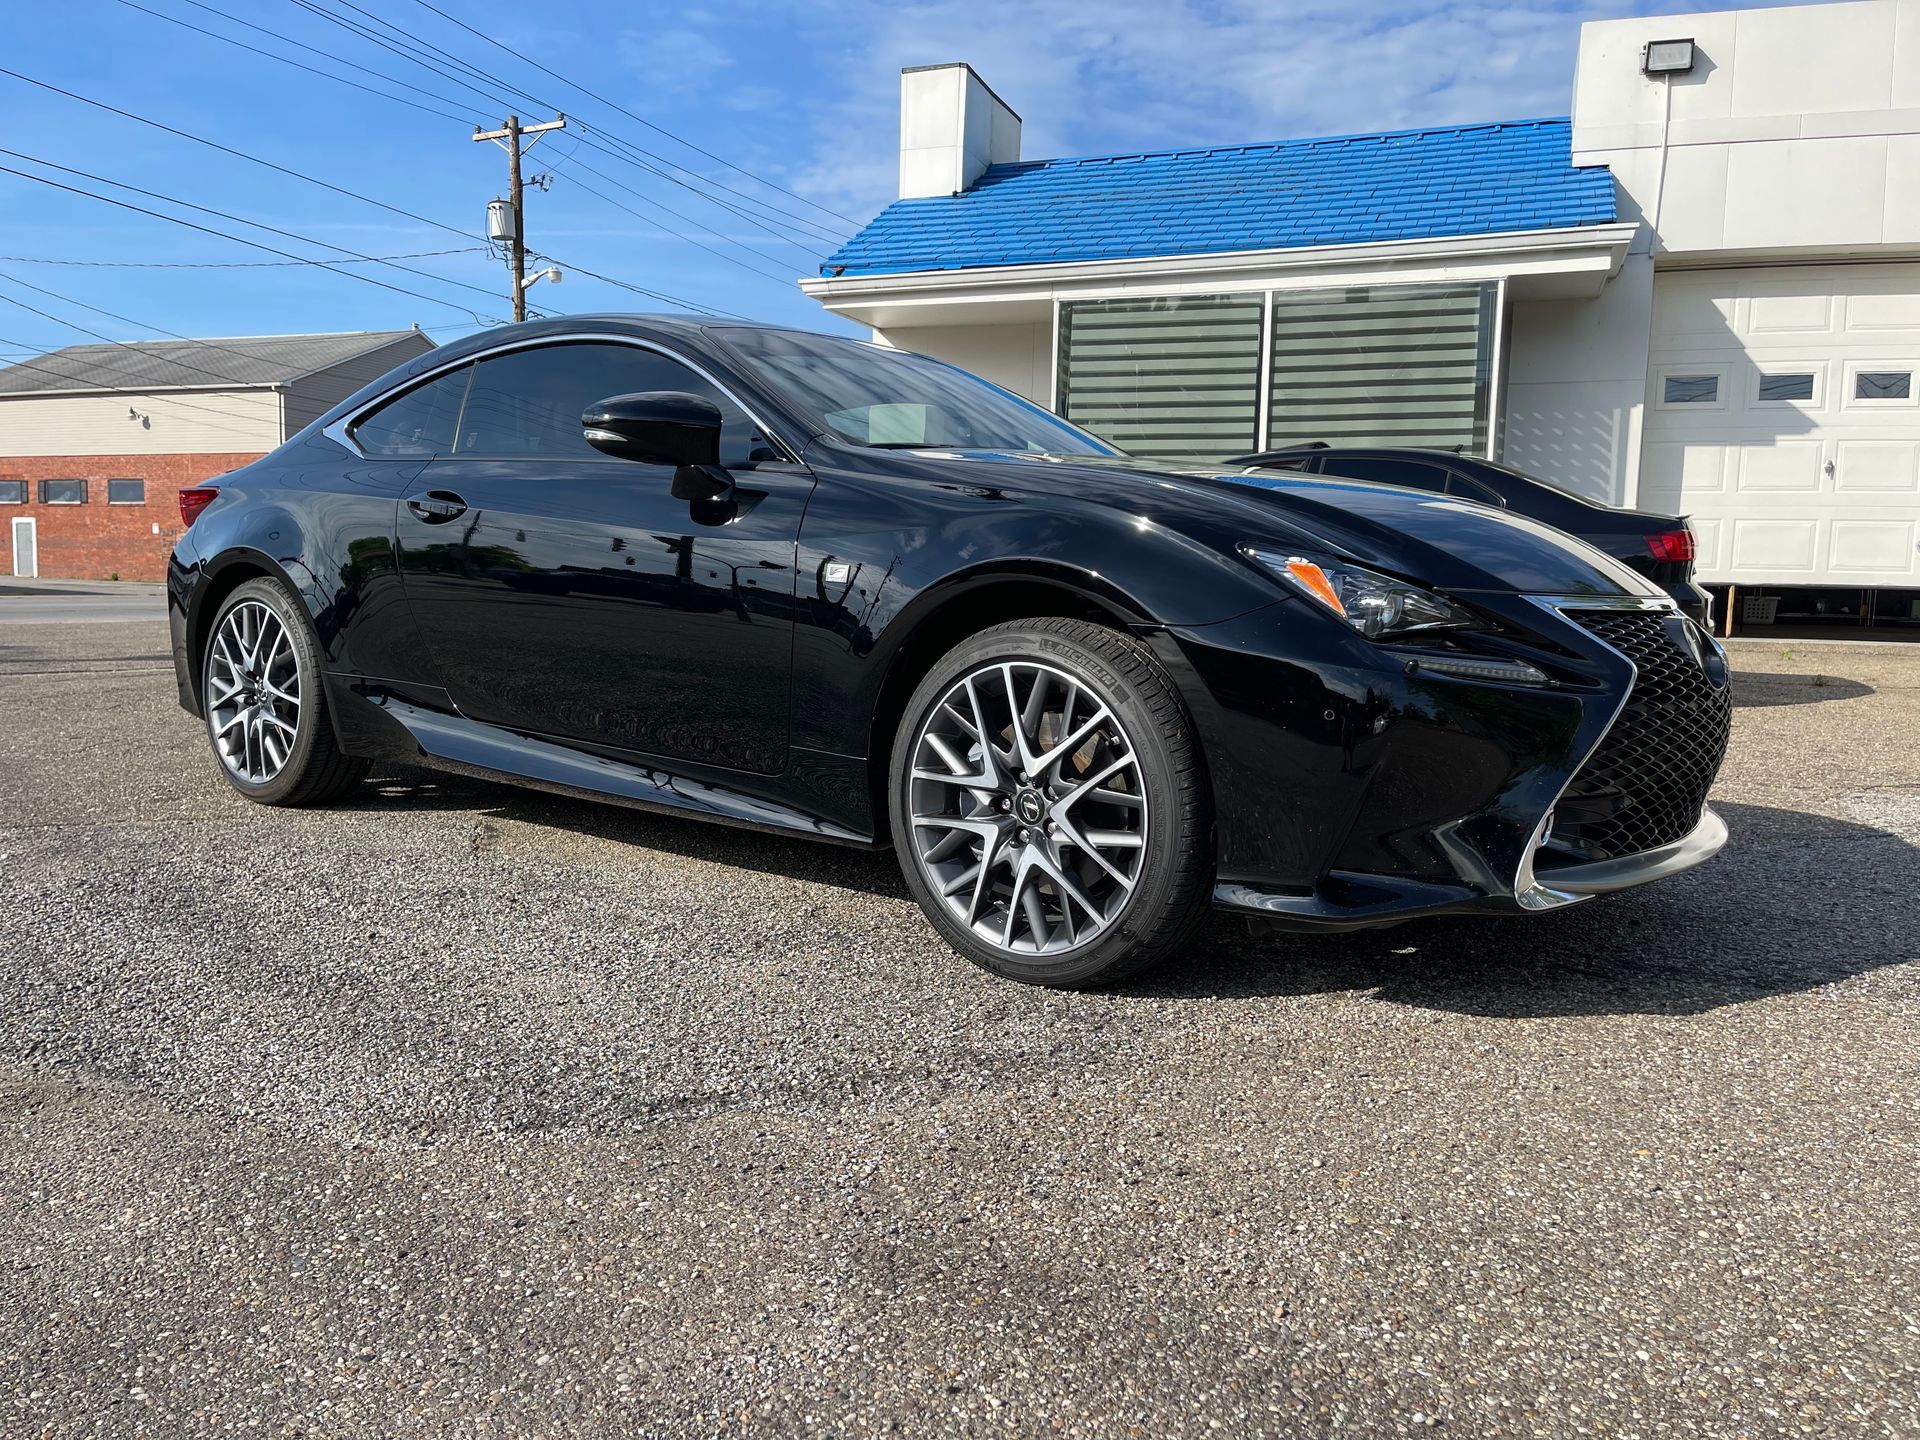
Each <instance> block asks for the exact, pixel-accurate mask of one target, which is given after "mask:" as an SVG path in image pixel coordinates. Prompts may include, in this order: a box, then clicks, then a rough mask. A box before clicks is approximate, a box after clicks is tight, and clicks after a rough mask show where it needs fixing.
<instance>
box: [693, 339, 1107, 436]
mask: <svg viewBox="0 0 1920 1440" xmlns="http://www.w3.org/2000/svg"><path fill="white" fill-rule="evenodd" d="M718 333H719V334H720V336H721V337H722V338H723V339H724V340H725V341H726V343H727V344H728V345H729V346H731V347H732V348H733V349H734V350H735V351H737V352H738V353H739V355H740V356H741V358H742V359H743V360H745V361H746V363H747V364H748V366H749V367H750V368H751V369H753V370H754V371H756V372H757V373H758V374H759V376H760V378H761V379H762V380H763V381H764V382H765V383H766V384H767V385H768V386H769V387H771V388H772V389H774V390H776V391H778V392H779V393H780V394H781V395H782V396H783V397H785V398H786V400H787V401H788V402H789V403H790V404H792V405H793V406H794V407H795V408H796V409H798V410H800V411H801V412H802V413H803V414H805V416H806V418H807V419H809V420H811V421H812V422H813V423H814V424H816V425H818V426H819V427H820V428H821V429H823V430H828V431H831V432H832V433H833V434H835V435H837V436H839V437H840V438H841V439H842V440H849V441H852V442H853V443H854V444H855V445H873V446H879V447H883V448H888V449H918V448H923V447H924V448H942V449H946V448H951V449H957V450H1017V451H1026V452H1031V453H1035V454H1043V455H1118V454H1121V453H1122V452H1121V451H1119V450H1116V449H1115V448H1114V447H1113V446H1111V445H1109V444H1107V442H1106V441H1104V440H1101V439H1098V438H1096V437H1095V436H1092V435H1089V434H1088V433H1087V432H1086V431H1084V430H1082V429H1080V428H1079V427H1078V426H1075V425H1069V424H1068V423H1067V422H1066V421H1065V420H1062V419H1061V418H1060V417H1059V416H1058V415H1055V414H1053V413H1052V412H1051V411H1048V410H1043V409H1041V408H1040V407H1039V406H1038V405H1035V404H1033V403H1032V402H1031V401H1027V400H1022V399H1021V398H1020V397H1019V396H1018V395H1015V394H1013V393H1012V392H1011V391H1008V390H1002V389H1001V388H1000V387H999V386H998V385H991V384H989V383H988V382H987V381H985V380H982V379H981V378H980V377H979V376H977V375H969V374H968V373H967V372H966V371H965V370H961V369H958V368H956V367H955V366H952V365H948V364H945V363H943V362H942V361H939V360H930V359H928V358H927V357H926V356H924V355H913V354H909V353H908V352H907V351H904V350H891V349H889V348H887V347H886V346H884V345H871V344H868V343H867V342H865V341H862V340H845V339H841V338H839V337H837V336H833V335H809V334H805V333H803V332H800V331H792V330H736V329H726V330H721V331H719V332H718Z"/></svg>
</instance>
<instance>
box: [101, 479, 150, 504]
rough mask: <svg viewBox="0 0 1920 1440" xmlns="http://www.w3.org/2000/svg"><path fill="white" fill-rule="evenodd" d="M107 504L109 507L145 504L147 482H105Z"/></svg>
mask: <svg viewBox="0 0 1920 1440" xmlns="http://www.w3.org/2000/svg"><path fill="white" fill-rule="evenodd" d="M107 503H108V504H109V505H144V504H146V503H147V482H146V481H144V480H109V481H107Z"/></svg>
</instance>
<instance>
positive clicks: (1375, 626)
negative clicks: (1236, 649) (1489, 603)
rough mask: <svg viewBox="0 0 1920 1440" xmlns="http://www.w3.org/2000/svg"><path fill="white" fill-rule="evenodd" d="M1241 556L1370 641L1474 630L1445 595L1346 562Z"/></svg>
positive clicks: (1275, 554) (1248, 548) (1254, 553)
mask: <svg viewBox="0 0 1920 1440" xmlns="http://www.w3.org/2000/svg"><path fill="white" fill-rule="evenodd" d="M1241 552H1242V553H1243V554H1244V555H1246V556H1247V558H1248V559H1250V560H1253V561H1256V562H1257V563H1259V564H1260V565H1262V566H1264V567H1265V568H1266V569H1268V570H1270V571H1272V572H1273V573H1274V574H1275V575H1277V576H1279V577H1280V578H1281V579H1282V580H1284V581H1286V582H1287V584H1289V585H1291V586H1292V587H1293V588H1294V589H1296V590H1298V591H1299V592H1300V593H1301V594H1302V595H1305V596H1306V597H1307V598H1308V599H1309V600H1313V601H1315V602H1316V603H1318V604H1320V605H1324V606H1325V607H1326V608H1327V609H1329V610H1331V611H1332V612H1333V613H1334V614H1335V615H1338V616H1339V617H1340V618H1341V619H1342V620H1344V621H1346V622H1347V624H1349V625H1351V626H1352V627H1353V628H1354V629H1356V630H1358V631H1359V632H1360V633H1361V634H1362V635H1364V636H1366V637H1367V638H1368V639H1369V640H1384V639H1389V638H1392V637H1395V636H1399V635H1411V634H1414V633H1417V632H1419V631H1425V630H1457V629H1460V628H1462V627H1463V626H1468V625H1477V624H1479V623H1480V622H1479V621H1478V620H1476V619H1475V618H1474V616H1473V614H1472V612H1471V611H1469V610H1466V609H1464V608H1463V607H1461V606H1459V605H1456V604H1454V603H1453V602H1452V601H1451V600H1448V599H1446V598H1445V597H1444V596H1440V595H1435V594H1434V593H1433V592H1432V591H1430V590H1422V589H1421V588H1420V587H1419V586H1418V585H1409V584H1408V583H1407V582H1406V581H1404V580H1395V579H1394V578H1393V577H1392V576H1390V575H1381V574H1379V573H1378V572H1376V571H1373V570H1364V569H1362V568H1361V567H1360V566H1358V565H1349V564H1347V563H1346V562H1345V561H1337V560H1325V559H1322V560H1310V559H1308V558H1307V557H1306V556H1304V555H1288V554H1285V553H1283V552H1282V551H1278V550H1262V549H1260V548H1259V547H1258V546H1255V545H1244V546H1242V547H1241Z"/></svg>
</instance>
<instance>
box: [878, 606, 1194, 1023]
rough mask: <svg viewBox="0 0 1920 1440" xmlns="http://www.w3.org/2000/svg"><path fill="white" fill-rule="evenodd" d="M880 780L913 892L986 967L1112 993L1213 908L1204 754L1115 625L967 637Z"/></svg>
mask: <svg viewBox="0 0 1920 1440" xmlns="http://www.w3.org/2000/svg"><path fill="white" fill-rule="evenodd" d="M1103 717H1104V718H1103ZM888 788H889V797H890V817H889V818H890V820H891V824H892V830H893V839H894V848H895V850H896V851H897V852H898V855H899V858H900V868H901V870H902V872H903V873H904V874H905V876H906V881H907V886H908V888H909V889H910V890H911V891H912V893H913V896H914V898H915V899H916V900H917V901H918V902H919V903H920V907H921V909H922V910H924V911H925V912H926V915H927V918H928V919H929V920H930V921H932V923H933V926H934V928H935V929H936V930H938V931H939V932H940V934H941V936H942V938H944V939H945V940H946V941H947V943H948V944H950V945H951V946H952V947H953V948H954V949H955V950H957V951H959V952H960V954H961V955H963V956H965V957H966V958H967V959H968V960H971V961H972V962H973V963H974V964H976V965H978V966H980V967H981V968H982V969H985V970H989V971H991V972H993V973H994V974H995V975H1000V976H1004V977H1006V978H1007V979H1011V980H1019V981H1024V982H1026V983H1028V984H1035V985H1048V986H1054V987H1057V988H1062V989H1080V988H1085V987H1088V986H1094V985H1107V984H1112V983H1113V982H1115V981H1118V980H1121V979H1124V978H1125V977H1127V976H1129V975H1133V974H1136V973H1138V972H1139V971H1141V970H1144V969H1146V968H1147V967H1148V966H1150V965H1153V964H1154V963H1156V962H1158V961H1160V960H1162V959H1165V958H1166V957H1167V956H1168V955H1170V954H1172V953H1173V952H1174V951H1176V950H1178V949H1179V948H1180V947H1181V946H1182V945H1183V944H1185V943H1186V942H1187V940H1188V939H1190V938H1191V936H1192V935H1193V933H1194V931H1195V929H1196V928H1197V927H1198V926H1199V924H1200V922H1201V921H1202V919H1203V918H1204V917H1205V916H1206V914H1207V909H1208V904H1209V901H1210V899H1211V893H1212V886H1213V822H1212V810H1211V805H1210V803H1209V798H1210V797H1209V791H1208V789H1207V781H1206V776H1205V771H1204V766H1203V764H1202V760H1201V754H1200V747H1199V745H1198V743H1197V741H1196V740H1195V738H1194V734H1193V726H1192V722H1191V720H1190V718H1189V717H1188V715H1187V712H1186V707H1185V706H1184V705H1183V704H1182V702H1181V699H1180V695H1179V692H1178V691H1177V690H1176V689H1175V688H1174V685H1173V682H1172V681H1171V680H1170V679H1169V678H1168V677H1167V675H1166V673H1165V671H1163V670H1162V669H1161V668H1160V666H1159V664H1158V663H1156V661H1155V660H1154V658H1153V655H1152V652H1151V651H1149V650H1148V649H1147V647H1146V646H1144V645H1142V644H1141V643H1140V642H1139V641H1137V640H1135V639H1133V638H1132V637H1131V636H1128V635H1125V634H1122V633H1121V632H1119V631H1116V630H1112V629H1109V628H1107V627H1106V626H1102V625H1096V624H1092V623H1090V622H1088V621H1084V620H1070V619H1064V618H1059V619H1039V620H1023V621H1016V622H1013V623H1010V624H1004V625H996V626H994V627H992V628H991V629H987V630H983V631H981V632H979V633H978V634H976V635H973V636H970V637H969V638H968V639H966V640H964V641H962V642H961V643H960V644H959V645H957V646H955V647H954V648H953V649H952V650H951V651H949V652H948V653H947V654H946V655H944V656H942V657H941V659H940V660H939V661H938V663H936V664H935V665H934V666H933V668H932V669H931V670H930V671H929V672H928V674H927V676H926V678H925V679H923V680H922V681H921V682H920V685H919V687H918V688H917V689H916V690H915V691H914V693H913V695H912V697H911V698H910V699H909V700H908V702H907V706H906V710H905V713H904V714H903V715H902V717H901V721H900V726H899V729H898V731H897V733H896V735H895V737H894V744H893V751H892V763H891V770H890V775H889V787H888ZM983 856H984V857H987V858H988V864H987V868H986V873H985V874H984V875H983V874H982V872H981V860H982V857H983Z"/></svg>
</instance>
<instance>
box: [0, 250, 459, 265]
mask: <svg viewBox="0 0 1920 1440" xmlns="http://www.w3.org/2000/svg"><path fill="white" fill-rule="evenodd" d="M486 249H487V247H486V246H484V245H465V246H461V247H460V248H459V249H455V250H412V251H408V252H407V253H406V254H404V255H369V256H367V257H366V259H365V260H340V261H335V262H331V263H335V264H340V265H362V264H369V263H372V264H385V263H386V262H387V261H389V260H426V259H430V258H432V257H433V256H436V255H481V254H485V253H486ZM0 260H5V261H11V262H12V263H13V264H15V265H67V266H77V267H80V268H82V269H88V270H284V269H287V268H289V267H291V266H296V265H317V264H319V263H321V262H319V261H317V260H56V259H53V258H51V257H49V256H45V255H0Z"/></svg>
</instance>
